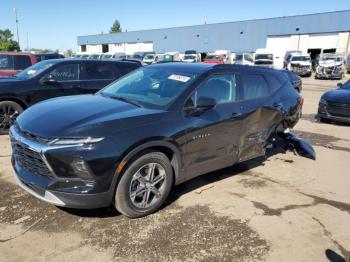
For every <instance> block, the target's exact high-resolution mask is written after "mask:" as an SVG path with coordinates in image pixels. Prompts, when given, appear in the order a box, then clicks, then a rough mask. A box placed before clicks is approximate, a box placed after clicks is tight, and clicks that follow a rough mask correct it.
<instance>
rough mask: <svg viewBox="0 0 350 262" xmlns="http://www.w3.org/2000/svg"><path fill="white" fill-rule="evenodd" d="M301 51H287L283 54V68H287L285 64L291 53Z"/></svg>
mask: <svg viewBox="0 0 350 262" xmlns="http://www.w3.org/2000/svg"><path fill="white" fill-rule="evenodd" d="M301 53H302V52H301V51H296V50H295V51H287V52H286V53H285V55H284V58H283V68H284V69H287V65H288V63H289V60H290V58H291V56H292V54H301Z"/></svg>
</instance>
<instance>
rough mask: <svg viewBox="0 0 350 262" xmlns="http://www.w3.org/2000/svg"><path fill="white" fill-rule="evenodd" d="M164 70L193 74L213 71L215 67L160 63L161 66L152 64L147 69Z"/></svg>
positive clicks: (200, 64)
mask: <svg viewBox="0 0 350 262" xmlns="http://www.w3.org/2000/svg"><path fill="white" fill-rule="evenodd" d="M159 67H160V68H164V69H170V70H174V71H175V70H178V71H184V72H186V71H188V72H193V73H203V72H205V71H208V70H210V69H212V68H213V67H214V66H213V65H210V64H202V63H181V62H176V63H160V64H152V65H149V66H147V68H159Z"/></svg>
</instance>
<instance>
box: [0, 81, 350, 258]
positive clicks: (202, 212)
mask: <svg viewBox="0 0 350 262" xmlns="http://www.w3.org/2000/svg"><path fill="white" fill-rule="evenodd" d="M303 81H304V90H303V92H302V93H303V96H304V98H305V104H304V110H303V112H304V116H303V119H302V120H301V121H300V122H299V123H298V125H297V126H296V127H295V131H296V132H297V133H299V134H300V135H301V136H303V137H305V138H308V139H309V140H310V141H311V143H312V144H313V146H314V148H315V150H316V152H317V160H316V161H312V160H309V159H305V158H302V157H299V156H295V155H294V154H293V153H291V152H288V153H285V154H283V153H276V152H271V154H270V156H269V157H268V158H267V159H258V160H254V161H249V162H247V163H243V164H239V165H237V166H234V167H231V168H227V169H224V170H220V171H218V172H214V173H210V174H207V175H204V176H201V177H199V178H196V179H194V180H192V181H189V182H187V183H185V184H183V185H180V186H178V187H176V188H175V189H174V191H173V193H172V196H171V198H170V199H169V201H168V202H167V206H166V207H164V208H163V209H162V210H161V211H159V212H158V213H156V214H153V215H151V216H148V217H146V218H141V219H136V220H130V219H127V218H125V217H123V216H121V215H119V214H118V213H117V212H116V211H114V210H113V209H111V208H107V209H99V210H69V209H62V208H57V207H54V206H51V205H48V204H45V203H43V202H41V201H39V200H37V199H35V198H34V197H32V196H30V195H29V194H27V193H25V192H24V191H23V190H21V189H19V188H18V187H17V186H16V184H15V181H14V178H13V177H12V170H11V165H10V153H11V150H10V144H9V139H8V136H0V261H48V260H50V261H74V260H76V261H82V260H85V261H112V260H113V261H169V260H172V261H349V259H350V190H349V185H350V177H349V170H350V132H349V131H350V126H347V125H341V124H321V123H318V122H316V121H315V120H314V114H315V112H316V111H317V105H318V101H319V98H320V96H321V95H322V93H323V92H324V91H326V90H328V89H330V88H333V87H335V85H336V82H337V81H328V80H324V81H322V80H314V79H313V78H304V79H303ZM343 81H345V80H343ZM342 258H343V259H345V260H341V259H342ZM336 259H340V260H336Z"/></svg>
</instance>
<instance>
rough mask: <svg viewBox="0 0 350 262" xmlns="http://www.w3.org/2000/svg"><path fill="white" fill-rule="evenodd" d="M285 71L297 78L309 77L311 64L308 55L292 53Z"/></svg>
mask: <svg viewBox="0 0 350 262" xmlns="http://www.w3.org/2000/svg"><path fill="white" fill-rule="evenodd" d="M287 70H289V71H293V72H294V73H296V74H297V75H299V76H311V74H312V64H311V58H310V55H309V54H300V53H292V54H291V55H290V58H289V60H288V61H287Z"/></svg>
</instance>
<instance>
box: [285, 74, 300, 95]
mask: <svg viewBox="0 0 350 262" xmlns="http://www.w3.org/2000/svg"><path fill="white" fill-rule="evenodd" d="M281 72H283V73H284V74H285V75H286V76H287V77H288V79H289V81H290V83H291V84H292V85H293V87H294V89H295V90H296V91H297V92H298V93H300V92H301V90H302V89H303V81H302V80H301V78H300V76H298V75H297V74H295V73H293V72H292V71H288V70H281Z"/></svg>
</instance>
